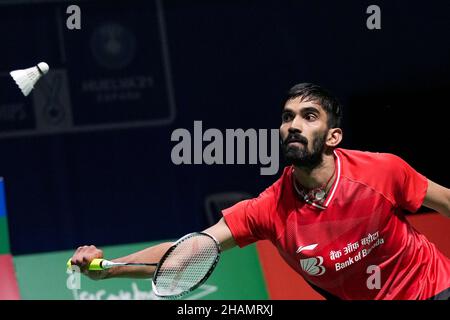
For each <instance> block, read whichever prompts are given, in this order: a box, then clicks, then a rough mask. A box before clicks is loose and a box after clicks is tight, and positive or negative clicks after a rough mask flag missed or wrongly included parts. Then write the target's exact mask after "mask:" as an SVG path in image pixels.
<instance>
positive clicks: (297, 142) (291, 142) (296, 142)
mask: <svg viewBox="0 0 450 320" xmlns="http://www.w3.org/2000/svg"><path fill="white" fill-rule="evenodd" d="M286 145H288V146H290V145H299V146H300V145H302V146H305V145H306V143H305V142H304V141H302V140H300V139H289V140H288V141H287V143H286Z"/></svg>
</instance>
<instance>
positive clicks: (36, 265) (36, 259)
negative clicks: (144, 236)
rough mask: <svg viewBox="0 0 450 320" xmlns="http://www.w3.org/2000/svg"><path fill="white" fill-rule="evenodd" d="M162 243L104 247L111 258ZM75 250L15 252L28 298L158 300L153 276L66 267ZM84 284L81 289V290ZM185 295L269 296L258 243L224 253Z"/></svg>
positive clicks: (23, 294) (207, 297)
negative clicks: (94, 273)
mask: <svg viewBox="0 0 450 320" xmlns="http://www.w3.org/2000/svg"><path fill="white" fill-rule="evenodd" d="M154 244H156V243H155V242H154V243H139V244H131V245H119V246H109V247H104V248H102V250H103V251H104V254H105V257H107V258H112V259H113V258H116V257H120V256H125V255H128V254H130V253H132V252H135V251H139V250H142V249H144V248H146V247H149V246H151V245H154ZM72 253H73V251H59V252H51V253H40V254H32V255H23V256H15V257H14V265H15V268H16V275H17V280H18V284H19V289H20V295H21V298H22V299H51V300H72V299H75V300H86V299H89V300H106V299H108V300H113V299H119V300H152V299H156V298H155V297H154V295H153V294H152V291H151V281H150V280H144V279H122V278H120V279H107V280H99V281H93V280H90V279H88V278H87V277H85V276H80V275H79V273H77V274H75V275H74V274H72V273H67V271H66V262H67V259H68V258H69V257H71V256H72ZM77 288H79V289H77ZM183 299H195V300H203V299H205V300H213V299H214V300H216V299H239V300H246V299H258V300H260V299H268V294H267V290H266V287H265V282H264V279H263V273H262V270H261V266H260V263H259V260H258V254H257V250H256V246H255V245H252V246H248V247H246V248H244V249H234V250H230V251H226V252H224V253H222V255H221V257H220V261H219V264H218V265H217V268H216V269H215V271H214V272H213V274H212V275H211V277H210V278H209V279H208V281H206V283H204V284H203V285H202V286H201V287H199V288H198V289H197V290H195V291H194V292H192V293H191V294H189V295H187V296H185V297H183Z"/></svg>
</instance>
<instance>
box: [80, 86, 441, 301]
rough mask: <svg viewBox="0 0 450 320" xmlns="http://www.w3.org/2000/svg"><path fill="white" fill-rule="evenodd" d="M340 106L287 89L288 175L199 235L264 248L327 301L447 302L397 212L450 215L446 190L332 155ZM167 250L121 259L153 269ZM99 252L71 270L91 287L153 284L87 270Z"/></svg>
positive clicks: (433, 268)
mask: <svg viewBox="0 0 450 320" xmlns="http://www.w3.org/2000/svg"><path fill="white" fill-rule="evenodd" d="M341 118H342V106H341V105H340V104H339V102H338V101H337V100H336V98H335V97H333V96H332V95H331V94H330V93H329V92H327V91H326V90H324V89H323V88H321V87H320V86H317V85H313V84H308V83H302V84H298V85H295V86H294V87H292V88H291V89H290V90H289V91H288V94H287V97H286V99H285V103H284V107H283V110H282V116H281V127H280V135H281V143H282V151H283V154H284V157H285V159H286V161H287V162H288V164H289V165H288V166H287V167H285V168H284V170H283V173H282V175H281V177H280V178H279V179H278V180H277V181H276V182H275V183H274V184H273V185H271V186H269V187H268V188H267V189H266V190H264V191H263V192H262V193H261V194H260V195H259V196H258V197H257V198H254V199H250V200H244V201H241V202H239V203H237V204H235V205H234V206H232V207H230V208H228V209H225V210H224V211H223V215H224V217H223V218H222V219H221V220H220V221H219V222H218V223H217V224H216V225H214V226H212V227H210V228H209V229H207V230H206V231H207V232H208V233H210V234H212V235H213V236H215V237H216V238H217V239H218V240H219V241H220V242H221V245H222V247H223V248H224V249H229V248H232V247H235V246H239V247H244V246H247V245H249V244H251V243H254V242H256V241H258V240H270V241H271V242H272V243H273V244H274V245H275V246H276V247H277V249H278V250H279V252H280V255H281V256H282V258H283V259H284V260H285V261H286V262H287V263H288V264H289V265H290V266H291V267H292V268H293V269H294V270H295V271H296V272H297V273H298V274H299V275H300V276H302V277H303V278H304V279H305V280H306V281H307V282H308V283H309V284H310V285H311V286H312V287H313V288H314V289H315V290H316V291H318V292H319V293H321V294H322V295H323V296H324V297H326V298H327V299H346V300H348V299H408V300H413V299H414V300H425V299H449V297H450V259H448V258H447V257H446V256H444V254H443V253H441V252H440V251H439V250H438V249H437V248H436V247H435V245H434V244H433V243H431V242H430V241H429V240H428V239H427V238H426V237H425V236H424V235H422V234H421V233H420V232H418V231H417V230H415V229H414V228H413V227H412V226H411V225H410V224H409V222H408V221H407V220H406V219H405V212H416V211H417V210H418V209H419V208H420V207H421V206H422V205H423V206H426V207H428V208H430V209H433V210H436V211H437V212H440V213H441V214H443V215H445V216H447V217H449V216H450V190H449V189H447V188H445V187H442V186H440V185H438V184H436V183H434V182H432V181H431V180H429V179H427V178H426V177H424V176H423V175H422V174H420V173H418V172H417V171H415V170H414V169H413V168H412V167H411V166H410V165H409V164H408V163H406V162H405V161H404V160H402V159H401V158H399V157H397V156H395V155H393V154H388V153H371V152H362V151H355V150H346V149H342V148H338V145H339V143H340V142H341V140H342V137H343V132H342V129H341ZM169 246H170V243H163V244H160V245H157V246H154V247H151V248H147V249H145V250H143V251H140V252H136V253H133V254H131V255H129V256H127V257H122V258H120V259H117V260H119V261H124V262H146V261H158V259H159V258H160V257H161V256H162V254H163V253H164V252H165V250H166V249H167V248H168V247H169ZM102 256H103V253H102V251H101V250H99V249H97V248H96V247H95V246H83V247H80V248H78V249H77V251H76V252H75V254H74V255H73V257H72V263H74V264H77V265H79V266H80V267H81V268H82V269H83V270H84V272H85V273H86V274H87V275H88V276H89V277H91V278H94V279H105V278H110V277H151V276H152V273H153V271H154V268H152V267H149V268H140V267H137V268H136V267H134V268H133V267H124V268H122V267H120V268H113V269H109V270H107V271H97V272H94V271H86V266H87V265H88V263H89V262H90V261H91V260H92V259H94V258H101V257H102Z"/></svg>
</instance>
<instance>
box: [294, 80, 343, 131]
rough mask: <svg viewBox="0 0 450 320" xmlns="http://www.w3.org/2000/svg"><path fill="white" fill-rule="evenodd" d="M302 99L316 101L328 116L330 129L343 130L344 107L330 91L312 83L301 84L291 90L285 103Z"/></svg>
mask: <svg viewBox="0 0 450 320" xmlns="http://www.w3.org/2000/svg"><path fill="white" fill-rule="evenodd" d="M297 97H301V101H306V102H307V101H314V102H317V103H318V104H320V106H321V107H322V108H323V109H324V110H325V112H326V113H327V116H328V121H327V124H328V127H329V128H341V125H342V105H341V103H340V102H339V101H338V99H337V98H336V97H335V96H333V95H332V94H331V93H330V92H329V91H327V90H326V89H324V88H322V87H321V86H318V85H316V84H312V83H306V82H305V83H299V84H296V85H294V86H293V87H292V88H290V89H289V91H288V92H287V95H286V99H285V102H287V101H288V100H291V99H294V98H297Z"/></svg>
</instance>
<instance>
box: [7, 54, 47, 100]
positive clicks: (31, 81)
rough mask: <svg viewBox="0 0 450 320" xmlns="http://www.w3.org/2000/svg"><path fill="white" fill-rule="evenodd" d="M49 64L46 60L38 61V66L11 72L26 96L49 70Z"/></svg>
mask: <svg viewBox="0 0 450 320" xmlns="http://www.w3.org/2000/svg"><path fill="white" fill-rule="evenodd" d="M49 69H50V68H49V66H48V64H46V63H45V62H41V63H38V65H37V66H35V67H31V68H28V69H23V70H15V71H11V72H10V73H9V74H10V75H11V77H12V78H13V79H14V81H15V82H16V83H17V85H18V86H19V88H20V90H22V93H23V95H24V96H27V95H29V94H30V92H31V90H33V88H34V85H35V84H36V82H37V81H38V80H39V79H40V78H41V77H42V76H43V75H44V74H46V73H47V72H48V70H49Z"/></svg>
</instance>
